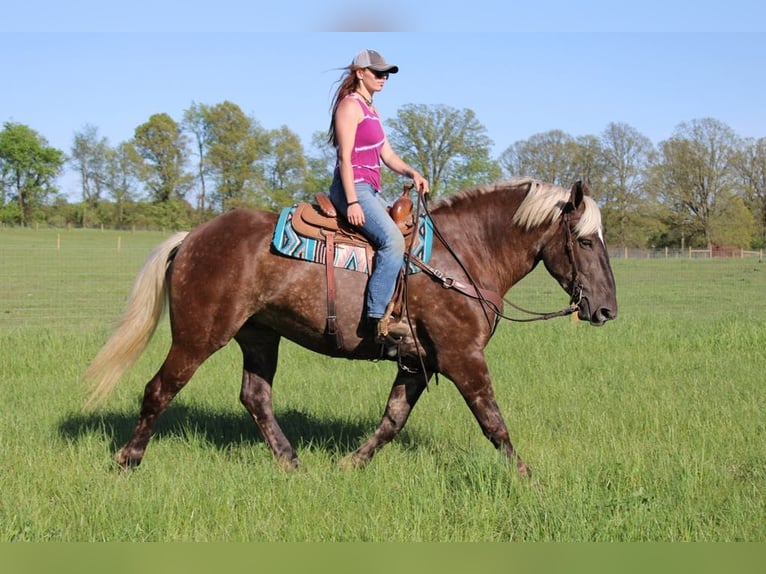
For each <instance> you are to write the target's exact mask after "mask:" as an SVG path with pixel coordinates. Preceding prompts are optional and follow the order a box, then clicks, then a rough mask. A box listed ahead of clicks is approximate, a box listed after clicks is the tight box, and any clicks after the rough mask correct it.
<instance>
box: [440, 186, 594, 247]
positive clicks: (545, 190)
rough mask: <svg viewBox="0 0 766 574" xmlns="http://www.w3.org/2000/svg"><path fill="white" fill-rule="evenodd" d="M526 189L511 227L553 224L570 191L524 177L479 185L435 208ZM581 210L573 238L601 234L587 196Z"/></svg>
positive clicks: (442, 202)
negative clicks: (493, 194)
mask: <svg viewBox="0 0 766 574" xmlns="http://www.w3.org/2000/svg"><path fill="white" fill-rule="evenodd" d="M519 188H527V191H526V196H525V197H524V200H523V201H522V202H521V205H520V206H519V208H518V209H517V210H516V213H515V214H514V216H513V223H514V224H516V225H518V226H520V227H523V228H525V229H532V228H533V227H537V226H540V225H543V224H546V223H548V224H551V223H554V222H555V221H556V220H557V219H558V218H559V217H561V214H562V213H563V209H564V206H566V204H567V202H568V201H569V196H570V193H571V192H570V190H568V189H566V188H563V187H560V186H558V185H554V184H552V183H546V182H543V181H540V180H537V179H533V178H529V177H525V178H514V179H511V180H508V181H503V182H499V183H494V184H491V185H482V186H478V187H474V188H470V189H465V190H462V191H461V192H459V193H457V194H455V195H453V196H450V197H447V198H445V199H442V200H441V201H439V202H438V203H437V205H436V206H435V207H442V206H444V207H448V206H455V205H457V204H460V203H463V202H464V201H468V202H469V203H470V202H471V200H474V199H476V198H478V197H480V196H482V195H486V194H491V193H496V192H498V193H505V192H509V191H511V190H513V189H519ZM583 200H584V202H585V210H584V211H583V214H582V217H581V218H580V221H579V222H578V223H577V226H576V227H575V233H576V234H577V236H578V237H579V236H584V235H591V234H593V233H600V232H601V211H600V210H599V208H598V205H597V204H596V202H595V201H594V200H593V198H591V197H590V196H589V195H586V196H585V197H584V198H583Z"/></svg>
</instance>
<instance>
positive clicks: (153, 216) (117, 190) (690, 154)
mask: <svg viewBox="0 0 766 574" xmlns="http://www.w3.org/2000/svg"><path fill="white" fill-rule="evenodd" d="M386 127H387V133H388V137H389V140H390V141H391V145H392V146H393V147H394V149H395V150H396V151H397V153H399V155H401V156H402V158H404V159H405V161H407V162H408V163H409V164H410V165H412V166H414V167H416V168H417V169H418V170H419V171H420V172H421V173H423V174H424V175H426V176H427V177H428V179H429V181H430V183H431V190H432V191H431V196H432V198H436V197H439V196H444V195H448V194H451V193H455V192H457V191H459V190H461V189H464V188H466V187H472V186H475V185H481V184H487V183H491V182H494V181H498V180H501V179H507V178H510V177H514V176H532V177H536V178H539V179H542V180H545V181H549V182H552V183H556V184H559V185H562V186H566V187H568V186H570V185H571V184H572V183H573V182H574V181H576V180H578V179H581V180H584V181H587V182H589V184H590V186H591V189H592V190H593V193H594V197H595V199H596V200H597V201H598V203H599V205H600V206H601V209H602V215H603V220H604V227H605V233H606V239H607V242H608V243H609V244H610V245H613V246H621V247H639V248H662V247H673V248H678V247H680V248H685V247H707V246H710V245H727V246H737V247H743V248H763V247H764V246H766V138H759V139H753V138H743V137H740V136H738V135H737V134H736V133H735V132H734V130H732V129H731V128H730V127H729V126H727V125H726V124H724V123H722V122H720V121H718V120H716V119H713V118H702V119H695V120H691V121H689V122H684V123H680V124H679V125H678V126H676V128H675V130H674V132H673V134H672V135H671V137H670V138H669V139H667V140H665V141H662V142H659V143H658V144H657V145H655V144H654V143H652V142H651V141H650V140H649V139H648V138H647V137H646V136H644V135H642V134H641V133H640V132H638V131H637V130H636V129H635V128H633V127H631V126H629V125H626V124H623V123H611V124H609V125H608V126H607V127H606V129H604V131H603V132H602V133H601V134H598V135H586V136H578V137H574V136H571V135H569V134H567V133H565V132H563V131H560V130H551V131H548V132H543V133H538V134H534V135H533V136H531V137H530V138H529V139H526V140H522V141H517V142H515V143H513V144H512V145H510V146H509V147H508V148H507V149H506V150H504V151H503V152H502V153H501V154H500V156H499V157H492V153H491V148H492V146H493V142H492V140H491V139H490V138H489V137H488V135H487V130H486V128H485V127H484V126H483V125H482V123H481V122H480V121H479V120H478V119H477V117H476V115H475V113H474V112H473V111H472V110H470V109H462V110H458V109H454V108H451V107H448V106H443V105H416V104H411V105H406V106H403V107H402V108H400V109H399V110H397V113H396V115H395V117H393V118H391V119H389V120H387V121H386ZM311 143H312V150H313V151H312V152H311V153H307V151H306V149H305V148H304V146H303V144H302V142H301V140H300V138H299V137H298V136H297V135H296V134H295V133H294V132H292V131H291V130H290V129H289V128H288V127H287V126H282V127H280V128H278V129H265V128H263V127H262V126H261V124H260V123H259V122H258V121H257V120H256V119H255V118H254V117H251V116H248V115H246V114H245V113H243V111H242V110H241V108H240V107H239V106H238V105H236V104H234V103H232V102H229V101H224V102H222V103H219V104H215V105H207V104H199V103H194V102H193V103H192V104H191V105H190V107H189V108H188V109H186V110H184V111H183V114H182V117H181V118H179V119H178V120H176V119H174V118H172V117H171V116H170V115H168V114H166V113H158V114H154V115H152V116H151V117H150V118H149V119H148V120H147V121H146V122H145V123H144V124H142V125H140V126H138V127H136V129H135V131H134V134H133V137H132V138H131V139H130V140H128V141H125V142H120V143H118V144H116V145H113V144H111V143H110V142H109V141H108V140H107V138H105V137H102V136H101V135H100V134H99V131H98V128H97V127H96V126H93V125H86V126H84V127H82V128H81V129H80V130H79V131H77V132H75V133H74V137H73V140H72V146H71V149H69V150H68V152H64V151H62V150H59V149H55V148H52V147H51V146H49V145H48V143H47V140H46V139H45V138H44V137H43V136H42V135H41V134H39V133H38V132H36V131H35V130H33V129H32V128H30V127H29V126H26V125H23V124H19V123H13V122H6V123H5V124H4V125H3V129H2V131H0V221H1V222H2V223H3V224H5V225H22V226H24V225H31V224H45V225H53V226H66V225H75V226H83V227H93V226H105V227H111V228H131V227H132V228H176V229H180V228H190V227H191V226H193V225H196V224H198V223H200V222H202V221H205V220H207V219H209V218H211V217H214V216H215V215H217V214H218V213H221V212H223V211H225V210H229V209H234V208H237V207H252V208H259V209H269V210H278V209H279V208H281V207H283V206H286V205H290V204H293V203H295V202H297V201H302V200H307V199H310V198H312V197H313V195H314V194H315V193H317V192H320V191H326V190H327V189H328V187H329V184H330V180H331V177H332V170H333V167H334V163H335V157H334V150H333V149H332V147H331V146H330V145H329V144H328V142H327V134H325V133H322V132H316V133H315V134H313V137H312V142H311ZM65 170H70V171H71V172H74V173H76V175H77V176H78V180H79V183H80V186H81V199H80V200H79V201H76V202H70V201H69V200H68V199H67V198H66V197H65V196H64V195H62V193H61V191H60V190H59V189H58V188H57V187H56V181H57V179H58V178H59V177H60V176H61V175H62V174H63V173H64V171H65ZM383 171H384V177H383V193H384V194H385V195H386V196H387V197H389V198H393V197H394V196H395V195H398V194H399V193H400V191H401V186H402V181H401V180H400V179H398V178H397V177H396V176H394V175H393V174H391V173H390V172H389V171H388V170H383Z"/></svg>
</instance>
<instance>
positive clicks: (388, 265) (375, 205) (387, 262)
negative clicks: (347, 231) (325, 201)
mask: <svg viewBox="0 0 766 574" xmlns="http://www.w3.org/2000/svg"><path fill="white" fill-rule="evenodd" d="M356 198H357V199H358V200H359V205H360V206H361V207H362V211H364V225H362V226H361V227H360V228H359V230H360V231H361V232H362V233H363V234H364V236H365V237H366V238H367V239H368V240H369V241H370V243H372V245H373V247H375V257H374V259H373V267H372V274H371V275H370V280H369V282H368V283H367V316H368V317H370V318H373V319H379V318H380V317H382V316H383V315H384V313H385V312H386V307H387V306H388V303H389V301H391V298H392V297H393V295H394V288H395V287H396V278H397V276H398V275H399V270H400V269H401V268H402V264H403V257H404V237H403V236H402V232H401V231H399V228H398V227H397V226H396V223H394V220H393V219H391V216H390V215H389V214H388V211H386V204H385V202H384V201H383V199H382V198H381V197H380V195H379V194H378V193H377V192H376V191H375V190H374V189H372V187H371V186H370V185H369V184H366V183H358V184H356ZM330 199H331V200H332V202H333V204H334V205H335V207H336V209H337V210H338V211H339V212H340V213H341V214H342V215H343V216H344V217H345V216H346V211H347V209H348V205H347V204H346V194H345V192H344V191H343V184H341V182H340V178H338V177H336V178H335V179H334V180H333V182H332V185H331V186H330Z"/></svg>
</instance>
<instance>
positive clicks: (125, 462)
mask: <svg viewBox="0 0 766 574" xmlns="http://www.w3.org/2000/svg"><path fill="white" fill-rule="evenodd" d="M112 458H113V459H114V461H115V462H116V463H117V464H118V465H119V467H120V470H131V469H134V468H136V467H137V466H138V465H139V464H141V458H136V457H131V456H128V454H127V452H125V449H124V448H122V449H120V450H118V451H117V452H116V453H115V454H114V456H113V457H112Z"/></svg>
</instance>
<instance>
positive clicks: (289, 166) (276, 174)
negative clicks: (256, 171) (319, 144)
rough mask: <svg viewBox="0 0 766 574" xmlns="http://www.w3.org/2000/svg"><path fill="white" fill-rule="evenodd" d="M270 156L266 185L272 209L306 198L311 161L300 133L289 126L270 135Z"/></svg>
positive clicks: (266, 170)
mask: <svg viewBox="0 0 766 574" xmlns="http://www.w3.org/2000/svg"><path fill="white" fill-rule="evenodd" d="M268 136H269V140H270V146H269V150H270V152H269V154H267V156H266V157H265V158H264V161H263V163H264V164H265V166H264V167H265V176H266V182H267V184H268V186H269V196H270V200H271V201H270V205H268V207H269V208H270V209H278V208H280V207H284V206H286V205H290V204H291V203H293V202H294V201H295V200H301V199H306V197H305V195H306V194H305V191H304V190H303V183H304V181H305V180H306V171H307V161H306V156H305V154H304V153H303V145H302V144H301V140H300V138H299V137H298V135H297V134H295V133H294V132H292V131H290V130H289V129H288V128H287V126H282V127H281V128H279V129H276V130H271V131H269V132H268Z"/></svg>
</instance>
